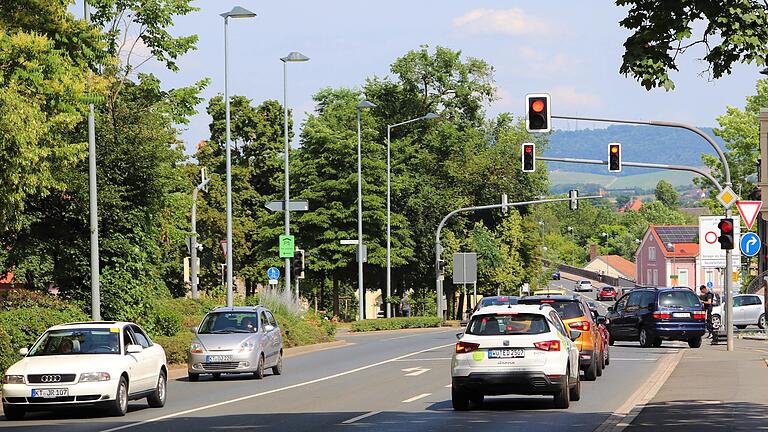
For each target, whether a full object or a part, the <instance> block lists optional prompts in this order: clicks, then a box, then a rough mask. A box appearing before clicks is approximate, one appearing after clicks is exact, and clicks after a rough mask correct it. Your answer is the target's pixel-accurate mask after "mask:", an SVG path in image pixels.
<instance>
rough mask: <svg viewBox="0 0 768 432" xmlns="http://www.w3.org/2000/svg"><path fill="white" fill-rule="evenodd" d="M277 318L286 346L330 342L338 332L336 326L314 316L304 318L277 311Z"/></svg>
mask: <svg viewBox="0 0 768 432" xmlns="http://www.w3.org/2000/svg"><path fill="white" fill-rule="evenodd" d="M275 319H276V320H277V324H278V325H279V326H280V330H281V332H282V334H283V346H284V347H285V348H290V347H295V346H300V345H310V344H315V343H321V342H330V341H332V340H333V335H334V334H335V333H336V326H334V325H333V324H329V325H323V324H321V323H320V322H319V321H318V320H316V319H314V318H313V317H307V318H303V317H300V316H298V315H293V314H286V313H275Z"/></svg>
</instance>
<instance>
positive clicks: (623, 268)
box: [584, 255, 636, 280]
mask: <svg viewBox="0 0 768 432" xmlns="http://www.w3.org/2000/svg"><path fill="white" fill-rule="evenodd" d="M584 270H589V271H593V272H595V273H599V274H604V275H607V276H610V277H615V278H624V279H628V280H636V279H635V273H636V268H635V263H633V262H632V261H630V260H628V259H626V258H624V257H622V256H620V255H600V256H596V257H595V258H594V259H592V261H590V262H589V264H587V265H586V266H585V267H584Z"/></svg>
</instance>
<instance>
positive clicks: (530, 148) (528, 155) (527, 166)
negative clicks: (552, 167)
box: [521, 143, 536, 172]
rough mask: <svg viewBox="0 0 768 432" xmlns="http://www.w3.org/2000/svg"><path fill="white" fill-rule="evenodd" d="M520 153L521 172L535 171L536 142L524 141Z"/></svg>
mask: <svg viewBox="0 0 768 432" xmlns="http://www.w3.org/2000/svg"><path fill="white" fill-rule="evenodd" d="M521 153H522V156H521V158H522V164H523V172H534V171H536V144H534V143H524V144H523V146H522V152H521Z"/></svg>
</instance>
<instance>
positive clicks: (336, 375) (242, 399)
mask: <svg viewBox="0 0 768 432" xmlns="http://www.w3.org/2000/svg"><path fill="white" fill-rule="evenodd" d="M453 345H454V342H451V343H449V344H444V345H438V346H435V347H432V348H427V349H423V350H420V351H415V352H412V353H408V354H404V355H401V356H398V357H394V358H391V359H388V360H382V361H380V362H376V363H371V364H369V365H365V366H360V367H358V368H355V369H350V370H348V371H344V372H339V373H336V374H333V375H328V376H324V377H322V378H317V379H313V380H309V381H304V382H301V383H298V384H292V385H289V386H285V387H280V388H276V389H272V390H267V391H263V392H261V393H255V394H251V395H247V396H241V397H238V398H234V399H229V400H225V401H221V402H217V403H214V404H210V405H205V406H201V407H197V408H191V409H188V410H184V411H178V412H175V413H171V414H166V415H164V416H160V417H154V418H151V419H147V420H142V421H140V422H136V423H129V424H125V425H122V426H117V427H113V428H110V429H104V430H102V431H101V432H116V431H119V430H124V429H129V428H132V427H136V426H142V425H145V424H149V423H156V422H159V421H161V420H166V419H169V418H174V417H179V416H183V415H187V414H192V413H195V412H198V411H204V410H207V409H211V408H218V407H220V406H224V405H229V404H233V403H237V402H242V401H245V400H249V399H253V398H257V397H261V396H266V395H270V394H273V393H278V392H282V391H286V390H292V389H295V388H299V387H305V386H308V385H311V384H316V383H319V382H323V381H328V380H332V379H334V378H339V377H342V376H345V375H349V374H353V373H356V372H360V371H364V370H366V369H370V368H374V367H377V366H381V365H384V364H387V363H392V362H395V361H397V360H400V359H404V358H408V357H411V356H415V355H419V354H423V353H425V352H430V351H433V350H437V349H440V348H446V347H449V346H453Z"/></svg>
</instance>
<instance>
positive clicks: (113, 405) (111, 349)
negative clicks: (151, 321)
mask: <svg viewBox="0 0 768 432" xmlns="http://www.w3.org/2000/svg"><path fill="white" fill-rule="evenodd" d="M19 352H20V354H21V355H23V356H24V358H23V359H21V360H20V361H18V362H17V363H15V364H14V365H13V366H11V367H10V368H8V370H6V371H5V376H4V377H3V411H5V418H6V419H8V420H20V419H22V418H23V417H24V415H25V414H26V412H27V411H32V410H50V409H53V408H56V407H62V406H83V405H101V406H103V407H105V408H107V410H108V411H109V413H110V414H112V415H115V416H123V415H125V413H126V412H127V411H128V400H129V399H130V400H133V399H141V398H147V401H148V402H149V406H151V407H155V408H159V407H162V406H163V405H165V398H166V384H167V383H166V381H167V377H168V366H167V365H166V359H165V350H163V347H161V346H160V345H158V344H156V343H152V341H151V340H150V339H149V336H147V334H146V333H145V332H144V331H143V330H142V329H141V327H139V326H138V325H136V324H133V323H129V322H82V323H70V324H62V325H57V326H54V327H51V328H49V329H48V330H47V331H46V332H45V333H43V335H42V336H40V337H39V338H38V339H37V341H36V342H35V344H34V345H33V346H32V348H31V349H29V350H28V349H26V348H22V349H21V350H20V351H19Z"/></svg>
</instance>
